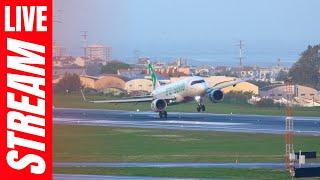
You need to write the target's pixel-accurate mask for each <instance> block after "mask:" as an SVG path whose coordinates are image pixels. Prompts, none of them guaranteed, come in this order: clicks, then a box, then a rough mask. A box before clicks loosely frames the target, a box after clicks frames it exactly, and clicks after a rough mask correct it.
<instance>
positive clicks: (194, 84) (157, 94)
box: [151, 76, 208, 103]
mask: <svg viewBox="0 0 320 180" xmlns="http://www.w3.org/2000/svg"><path fill="white" fill-rule="evenodd" d="M207 89H208V85H207V83H206V81H205V80H204V79H203V78H202V77H198V76H193V77H188V78H185V79H182V80H178V81H176V82H173V83H171V84H167V85H163V86H159V87H157V88H156V89H155V90H154V91H152V93H151V94H152V96H153V97H154V98H155V99H172V102H175V103H181V102H187V101H191V100H194V99H195V97H199V96H200V97H203V96H204V95H205V93H206V90H207Z"/></svg>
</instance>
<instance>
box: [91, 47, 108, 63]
mask: <svg viewBox="0 0 320 180" xmlns="http://www.w3.org/2000/svg"><path fill="white" fill-rule="evenodd" d="M86 55H87V58H88V59H89V60H90V61H101V63H102V64H106V63H107V62H109V61H111V60H112V48H111V47H105V46H103V45H99V44H93V45H90V46H88V47H86Z"/></svg>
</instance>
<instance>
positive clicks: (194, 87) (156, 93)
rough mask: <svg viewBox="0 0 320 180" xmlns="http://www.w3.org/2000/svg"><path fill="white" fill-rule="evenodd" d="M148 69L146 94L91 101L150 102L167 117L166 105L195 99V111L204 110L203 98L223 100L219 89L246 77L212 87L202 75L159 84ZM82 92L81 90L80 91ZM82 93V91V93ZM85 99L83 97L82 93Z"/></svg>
mask: <svg viewBox="0 0 320 180" xmlns="http://www.w3.org/2000/svg"><path fill="white" fill-rule="evenodd" d="M148 69H149V71H150V75H151V78H152V84H153V91H152V92H151V94H150V95H148V96H139V97H132V98H128V99H117V100H98V101H90V102H92V103H130V102H151V109H152V110H153V111H154V112H158V113H159V117H160V118H167V111H166V108H167V106H170V105H175V104H179V103H185V102H189V101H193V100H195V101H196V102H197V103H198V106H197V111H198V112H200V111H205V110H206V108H205V105H204V100H205V98H208V99H210V101H211V102H213V103H218V102H221V101H222V100H223V97H224V94H223V91H222V90H221V89H223V88H225V87H229V86H236V85H237V84H238V83H240V82H244V81H247V80H248V79H240V80H233V81H228V82H224V83H219V85H215V86H213V87H208V84H207V83H206V81H205V80H204V78H202V77H198V76H192V77H188V78H185V79H182V80H178V81H176V82H173V83H171V84H167V85H160V83H159V81H158V78H157V75H156V73H155V71H154V69H153V67H152V65H151V64H150V63H149V64H148ZM81 92H82V91H81ZM82 95H83V93H82ZM83 98H84V100H85V97H84V95H83Z"/></svg>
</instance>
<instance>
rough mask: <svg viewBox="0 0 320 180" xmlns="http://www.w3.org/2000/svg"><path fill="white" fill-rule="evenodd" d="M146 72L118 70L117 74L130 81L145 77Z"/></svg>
mask: <svg viewBox="0 0 320 180" xmlns="http://www.w3.org/2000/svg"><path fill="white" fill-rule="evenodd" d="M144 71H145V70H144V69H141V68H132V69H131V68H129V69H118V72H117V74H118V75H119V76H122V77H126V78H128V79H139V78H143V77H144V76H145V74H144Z"/></svg>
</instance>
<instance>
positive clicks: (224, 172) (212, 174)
mask: <svg viewBox="0 0 320 180" xmlns="http://www.w3.org/2000/svg"><path fill="white" fill-rule="evenodd" d="M54 172H55V173H67V174H101V175H125V176H153V177H177V178H179V177H180V178H220V179H290V176H289V173H288V172H286V171H284V170H272V169H224V168H96V167H95V168H54Z"/></svg>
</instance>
